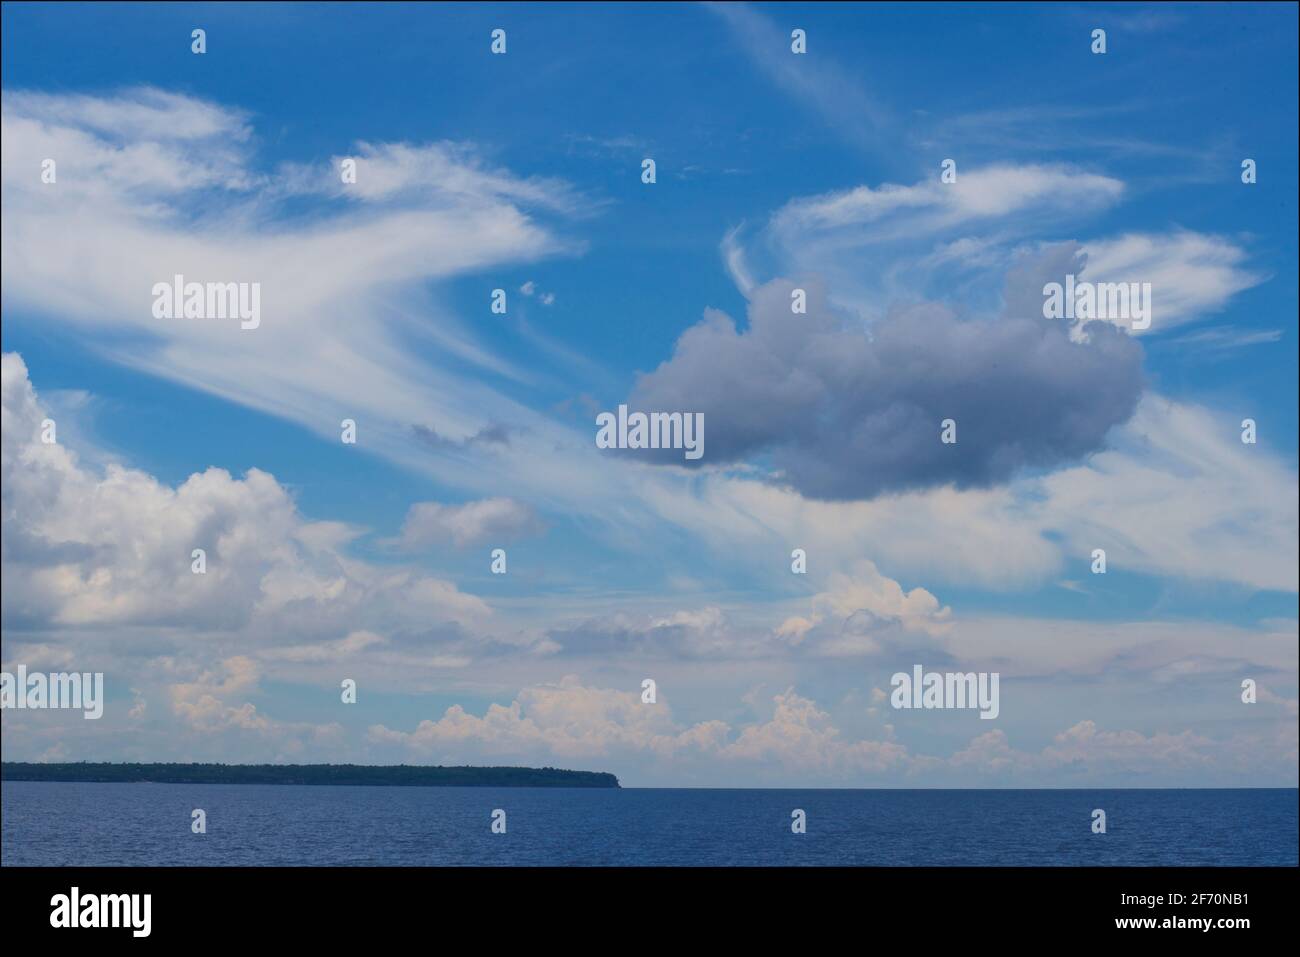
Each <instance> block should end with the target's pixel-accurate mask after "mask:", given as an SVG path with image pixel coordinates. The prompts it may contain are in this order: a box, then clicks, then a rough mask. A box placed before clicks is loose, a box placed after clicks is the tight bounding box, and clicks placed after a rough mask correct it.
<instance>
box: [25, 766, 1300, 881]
mask: <svg viewBox="0 0 1300 957" xmlns="http://www.w3.org/2000/svg"><path fill="white" fill-rule="evenodd" d="M0 798H2V805H3V807H2V810H3V841H2V844H0V860H2V862H3V864H4V865H7V866H8V865H23V864H29V865H30V864H45V865H69V864H78V865H120V864H125V865H133V864H134V865H145V864H147V865H195V864H209V865H211V864H216V865H250V864H263V865H294V864H310V865H347V864H380V865H384V864H387V865H458V864H459V865H473V864H492V865H513V864H518V865H539V864H544V865H572V864H585V865H608V864H614V865H648V864H663V865H741V866H744V865H827V864H834V865H954V864H965V865H1076V864H1077V865H1261V864H1284V865H1293V866H1294V865H1295V864H1296V863H1297V841H1298V839H1297V812H1296V808H1297V791H1296V790H1294V789H1289V790H1205V791H1185V790H1178V791H1157V790H1140V791H1129V790H1124V791H1110V790H1086V791H1084V790H1072V791H849V790H812V791H802V790H792V791H784V790H685V789H682V790H675V789H636V788H632V789H624V790H582V789H545V788H400V787H303V786H285V785H242V784H214V785H182V784H61V783H44V782H6V783H5V784H4V785H3V786H2V787H0ZM194 808H203V809H204V810H205V811H207V824H208V831H207V834H204V835H196V834H192V833H191V832H190V812H191V811H192V810H193V809H194ZM496 808H501V809H503V810H505V812H506V825H507V827H506V833H505V834H493V833H492V832H491V829H490V824H491V815H492V811H493V810H494V809H496ZM794 808H802V809H803V810H804V811H805V812H807V821H808V830H807V833H806V834H793V833H791V829H790V820H791V818H790V812H791V811H792V810H793V809H794ZM1093 808H1102V809H1104V810H1105V811H1106V816H1107V831H1108V833H1106V834H1104V835H1099V834H1093V833H1092V831H1091V821H1092V817H1091V815H1092V810H1093Z"/></svg>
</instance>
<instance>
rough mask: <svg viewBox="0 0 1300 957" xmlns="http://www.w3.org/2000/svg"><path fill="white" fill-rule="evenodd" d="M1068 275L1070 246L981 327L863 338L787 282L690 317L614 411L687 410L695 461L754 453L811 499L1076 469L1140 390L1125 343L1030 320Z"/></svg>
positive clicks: (934, 322) (1048, 257)
mask: <svg viewBox="0 0 1300 957" xmlns="http://www.w3.org/2000/svg"><path fill="white" fill-rule="evenodd" d="M1084 267H1085V263H1084V262H1083V257H1082V256H1081V255H1080V254H1079V252H1078V250H1077V247H1075V246H1074V244H1062V245H1059V246H1054V247H1049V248H1047V249H1046V250H1045V251H1043V252H1042V253H1040V254H1037V255H1035V256H1034V257H1032V258H1030V259H1026V260H1023V261H1022V262H1020V263H1019V264H1018V265H1017V266H1016V267H1015V268H1014V269H1013V270H1012V271H1011V273H1010V274H1009V275H1008V277H1007V282H1006V294H1005V297H1004V299H1005V304H1006V305H1005V309H1004V312H1003V314H1002V315H1001V316H1000V317H998V318H996V319H992V320H969V319H962V318H959V317H957V316H956V315H954V314H953V312H952V311H951V310H950V309H948V308H947V307H945V306H940V305H936V304H922V305H914V306H907V307H900V308H896V309H894V310H893V311H891V312H890V313H889V314H888V315H887V316H886V317H885V318H884V319H882V320H880V321H878V322H875V323H873V324H871V325H870V326H869V327H863V326H862V325H861V324H854V323H852V322H848V321H846V320H845V318H844V317H843V316H840V315H838V314H837V313H836V312H835V311H834V310H833V309H831V308H830V307H829V306H828V305H827V303H826V300H825V296H824V294H823V291H822V290H821V289H820V288H818V287H817V286H816V285H815V284H812V283H804V284H803V288H806V290H807V295H808V306H807V314H805V315H796V314H794V313H793V312H792V310H791V290H792V289H794V288H795V285H796V284H795V283H792V282H790V281H787V280H776V281H773V282H771V283H768V284H767V285H765V286H763V287H762V288H761V289H759V290H757V291H755V292H754V293H753V296H752V299H751V302H750V307H749V327H748V328H747V329H744V330H737V328H736V325H735V323H734V322H733V321H732V320H731V318H730V317H728V316H726V315H725V314H723V313H721V312H717V311H715V310H710V311H708V312H706V314H705V317H704V319H703V321H702V322H700V323H698V324H697V325H695V326H693V327H692V328H690V329H688V330H687V331H686V332H684V333H683V334H682V336H681V338H680V339H679V340H678V342H677V346H676V349H675V351H674V354H673V356H672V358H671V359H669V360H668V361H667V362H665V363H663V364H662V365H660V366H659V368H658V369H656V370H654V371H653V372H651V373H649V374H646V375H643V376H641V377H640V379H639V380H638V382H637V385H636V387H635V389H634V390H633V395H632V396H631V398H630V399H629V406H630V407H631V408H632V409H634V410H642V411H678V410H682V411H692V412H703V413H704V415H705V423H706V436H707V444H706V454H705V456H704V458H703V459H702V460H701V461H700V463H698V464H719V463H732V462H737V461H740V460H742V459H750V458H754V457H759V456H770V460H771V462H772V464H773V466H774V467H775V468H776V469H777V470H778V471H779V472H780V473H781V475H782V477H783V479H784V481H786V482H788V483H789V484H790V485H791V486H792V487H793V488H794V489H796V490H797V491H799V492H800V493H801V494H803V495H805V496H807V497H810V498H817V499H826V500H852V499H865V498H871V497H874V496H877V495H880V494H884V493H888V492H895V491H904V490H908V489H915V488H925V487H932V486H939V485H945V484H949V483H951V484H953V485H955V486H957V487H959V488H964V487H972V486H986V485H991V484H995V483H998V482H1002V481H1005V480H1007V479H1009V478H1010V477H1011V476H1012V475H1013V474H1015V473H1016V472H1017V471H1019V470H1021V469H1025V468H1048V467H1052V466H1056V465H1061V464H1065V463H1069V462H1073V461H1077V460H1078V459H1080V458H1082V457H1084V456H1086V455H1088V454H1089V453H1091V452H1094V451H1096V450H1098V449H1100V448H1101V447H1102V445H1103V442H1104V439H1105V436H1106V433H1107V431H1108V430H1109V429H1110V428H1111V427H1112V426H1114V425H1117V424H1120V423H1122V422H1124V421H1125V420H1127V419H1128V418H1129V417H1130V416H1131V415H1132V413H1133V411H1134V409H1135V408H1136V405H1137V401H1138V398H1139V396H1140V394H1141V391H1142V371H1141V366H1142V349H1141V347H1140V346H1139V345H1138V344H1137V342H1136V341H1135V340H1134V339H1132V338H1131V337H1130V336H1129V335H1128V333H1126V332H1125V331H1123V330H1121V329H1118V328H1116V327H1115V326H1113V325H1111V324H1109V323H1105V322H1092V323H1089V324H1088V325H1087V326H1086V327H1085V328H1084V330H1083V335H1078V334H1077V333H1078V330H1076V335H1074V336H1071V325H1070V323H1069V322H1068V321H1064V320H1060V321H1058V320H1050V319H1045V318H1044V317H1043V315H1042V302H1043V298H1042V286H1043V283H1044V282H1046V281H1051V280H1053V279H1055V280H1058V281H1059V278H1060V276H1061V275H1062V274H1063V273H1064V272H1065V271H1074V272H1076V273H1079V274H1082V273H1083V270H1084ZM944 419H954V420H955V421H956V422H957V439H958V441H957V443H956V444H955V445H945V444H943V443H941V442H940V431H941V425H940V424H941V422H942V421H943V420H944ZM657 461H674V462H676V463H678V464H682V460H681V458H680V455H678V456H675V457H668V456H665V457H662V458H660V459H657ZM687 464H691V463H687Z"/></svg>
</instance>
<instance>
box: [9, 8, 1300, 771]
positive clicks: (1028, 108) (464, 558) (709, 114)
mask: <svg viewBox="0 0 1300 957" xmlns="http://www.w3.org/2000/svg"><path fill="white" fill-rule="evenodd" d="M3 11H4V13H3V16H4V36H3V67H2V71H3V72H2V74H0V81H2V85H3V90H4V123H5V141H4V144H5V145H4V211H5V217H4V219H5V225H4V232H3V257H4V270H5V291H4V300H3V310H4V325H3V349H4V353H5V355H6V365H5V403H6V404H5V416H6V434H5V440H4V441H5V476H4V477H5V483H6V490H5V505H4V522H5V524H4V536H5V537H4V541H5V557H4V563H5V582H6V584H5V587H4V647H3V661H4V665H5V668H6V669H9V668H10V667H11V666H12V665H16V664H18V663H24V664H26V665H27V666H28V667H29V668H33V669H35V668H48V669H50V670H58V669H59V668H62V667H67V668H73V667H75V668H77V669H78V670H103V671H104V672H105V673H106V678H107V682H108V688H109V696H110V702H112V703H113V704H114V706H113V707H111V708H110V709H109V711H108V713H107V714H106V716H105V718H104V719H102V721H101V722H100V723H94V726H93V727H87V725H91V724H92V723H90V722H82V721H81V720H80V718H79V716H77V720H76V721H73V720H72V719H71V718H70V717H68V716H66V715H62V714H56V713H53V712H51V713H44V714H38V713H31V712H29V713H27V714H24V715H19V716H17V717H16V716H15V714H14V713H11V712H6V714H5V716H4V731H5V749H6V754H7V755H8V754H10V753H11V752H12V754H13V758H14V759H21V758H45V759H59V758H71V759H81V758H95V757H102V758H113V759H128V758H131V759H137V760H152V759H163V758H177V759H182V758H192V759H196V760H198V759H214V760H226V761H241V760H259V761H260V760H299V761H301V760H321V761H330V760H333V761H341V760H355V761H374V762H383V761H398V760H405V761H431V762H442V763H446V762H449V761H455V762H471V763H473V762H479V763H481V762H484V761H491V762H492V763H532V764H557V765H562V766H574V767H591V768H607V769H609V770H614V771H615V772H616V773H619V774H620V776H621V777H622V778H623V780H624V782H625V783H631V784H643V785H654V784H701V785H717V786H722V785H748V784H779V785H788V786H795V785H801V784H808V785H822V784H824V785H840V786H874V785H879V786H918V785H919V786H924V785H929V784H933V785H954V784H959V785H975V786H981V785H987V786H1017V785H1048V786H1067V785H1098V786H1101V785H1134V786H1140V785H1146V784H1192V785H1223V784H1229V785H1237V784H1240V785H1248V784H1258V785H1275V784H1291V785H1294V783H1295V779H1296V770H1295V765H1296V761H1295V758H1296V700H1297V690H1296V684H1297V680H1296V615H1297V606H1296V591H1297V584H1296V579H1297V570H1296V562H1297V559H1296V544H1297V542H1296V538H1297V532H1296V529H1297V501H1296V499H1297V484H1296V470H1297V440H1296V437H1297V419H1296V414H1297V413H1296V408H1297V395H1296V382H1297V368H1296V356H1297V348H1296V315H1297V278H1296V277H1297V268H1296V263H1297V251H1296V235H1297V230H1296V201H1297V196H1296V183H1297V180H1298V177H1297V169H1296V156H1297V149H1296V145H1297V144H1296V113H1297V104H1296V82H1295V80H1296V72H1297V64H1296V51H1295V43H1294V36H1295V35H1296V26H1297V24H1296V8H1295V7H1294V6H1287V5H1259V6H1254V5H1241V4H1239V5H1232V6H1230V7H1222V8H1206V7H1199V6H1198V7H1190V6H1189V7H1183V6H1179V5H1169V4H1162V5H1159V6H1152V7H1141V6H1128V5H1125V6H1109V5H1064V4H1062V5H1045V6H997V7H983V6H975V5H944V6H943V7H942V8H939V9H937V10H936V9H929V8H921V7H909V6H905V5H869V6H861V7H858V6H852V5H842V4H834V5H825V6H820V5H806V4H799V5H781V4H773V5H752V6H747V5H740V4H728V5H719V6H710V5H681V6H678V5H667V4H665V5H655V6H654V7H653V8H651V7H639V6H630V5H617V6H604V5H596V4H582V5H574V6H566V5H540V4H527V5H517V6H514V5H502V6H494V5H482V6H473V7H443V6H436V7H434V6H423V5H420V6H415V5H381V4H367V5H364V6H361V5H357V6H352V5H329V6H313V5H307V4H293V5H271V6H264V5H240V4H231V5H224V4H212V5H202V4H199V5H184V4H178V5H168V6H159V7H154V6H133V5H114V4H93V5H75V4H69V5H60V6H36V5H14V4H6V5H5V6H4V8H3ZM195 28H202V29H204V30H205V31H206V34H207V37H206V39H207V51H206V52H205V53H204V54H202V55H196V54H194V53H192V52H191V47H190V42H191V41H190V31H191V30H193V29H195ZM495 28H503V29H505V30H506V32H507V52H506V54H505V55H493V54H492V53H491V52H490V49H489V45H490V34H491V31H492V30H493V29H495ZM795 28H799V29H803V30H805V31H806V34H807V53H806V54H801V55H797V54H794V53H792V52H791V50H790V32H791V30H793V29H795ZM1095 28H1103V29H1105V30H1106V34H1107V51H1106V53H1105V54H1104V55H1099V54H1094V53H1093V52H1091V49H1090V46H1091V42H1092V41H1091V39H1090V35H1091V32H1092V31H1093V30H1094V29H1095ZM345 157H356V158H358V164H359V165H358V170H359V172H358V181H357V183H356V184H353V185H344V184H342V183H341V182H340V177H339V173H338V170H339V161H340V160H341V159H342V158H345ZM46 158H54V159H56V161H57V162H58V179H57V182H56V183H55V184H45V183H42V182H41V179H40V164H41V161H42V160H43V159H46ZM645 158H653V159H654V161H655V163H656V172H657V181H656V182H655V183H653V184H645V183H643V182H642V181H641V168H642V161H643V159H645ZM1245 158H1252V159H1254V160H1255V161H1256V163H1257V168H1258V182H1257V183H1254V184H1251V185H1245V184H1243V183H1242V181H1241V163H1242V160H1243V159H1245ZM946 159H953V160H955V163H956V170H957V182H956V183H955V184H951V185H948V184H943V183H941V181H940V172H941V164H943V162H944V160H946ZM1071 264H1072V265H1071ZM1066 266H1069V268H1071V269H1073V271H1075V272H1077V273H1079V274H1080V276H1081V277H1082V278H1083V279H1088V278H1089V277H1090V276H1091V277H1093V278H1094V279H1096V280H1098V281H1125V282H1150V283H1151V284H1152V290H1153V292H1152V302H1153V304H1154V305H1153V322H1152V327H1151V329H1150V330H1148V331H1145V332H1141V333H1137V332H1133V331H1132V330H1128V329H1126V328H1125V329H1121V328H1120V326H1119V325H1117V324H1112V323H1108V322H1101V323H1092V324H1090V326H1089V327H1088V329H1084V328H1082V326H1080V327H1078V328H1075V329H1073V330H1067V329H1066V328H1065V327H1064V326H1060V327H1056V326H1052V327H1050V328H1049V327H1048V326H1047V325H1046V324H1047V323H1048V322H1049V320H1047V319H1045V318H1043V317H1042V315H1041V313H1037V312H1036V310H1037V308H1038V302H1037V300H1035V298H1034V297H1035V296H1036V295H1037V289H1038V288H1039V287H1040V286H1041V285H1042V283H1043V282H1045V281H1048V280H1050V279H1052V278H1053V277H1054V276H1055V277H1057V278H1059V275H1058V274H1059V273H1060V272H1061V270H1062V269H1064V268H1065V267H1066ZM176 272H185V273H186V274H187V276H190V277H198V276H199V274H200V273H203V274H205V275H209V276H210V278H212V279H213V280H220V281H249V282H259V283H261V284H262V286H263V288H264V290H265V293H264V296H265V298H264V303H265V306H264V313H263V320H262V322H263V324H262V326H261V327H259V328H258V329H257V330H246V331H244V330H239V329H238V327H237V326H230V325H225V326H222V325H221V324H220V321H213V322H212V323H209V322H208V321H206V320H205V321H202V322H191V323H188V324H187V323H185V322H182V321H179V320H158V319H155V318H153V317H152V316H151V314H150V312H149V296H148V295H147V293H148V290H149V288H150V287H151V286H152V284H153V283H154V282H155V281H157V280H159V279H169V278H170V277H171V276H172V275H173V274H174V273H176ZM795 287H798V288H805V287H806V288H807V289H808V290H809V291H810V300H811V306H810V309H809V315H808V316H807V319H806V321H803V320H801V319H799V318H798V317H792V316H790V315H789V314H788V311H787V310H785V309H784V308H783V307H782V303H785V302H788V301H789V299H788V297H789V291H790V290H791V289H792V288H795ZM496 288H501V289H504V290H506V292H507V296H508V308H507V312H506V314H505V315H496V314H493V313H492V312H491V311H490V308H489V302H490V296H491V292H492V290H493V289H496ZM1015 290H1020V291H1021V293H1022V294H1021V295H1019V296H1017V295H1014V294H1013V293H1014V292H1015ZM1024 290H1028V293H1025V292H1024ZM1040 298H1041V297H1040ZM1102 327H1104V328H1102ZM623 402H631V403H632V404H633V405H634V407H637V403H641V404H640V406H639V407H642V408H647V409H649V408H661V407H662V408H664V409H665V410H666V411H667V410H673V409H700V410H702V411H703V413H704V416H705V421H706V422H707V424H708V428H707V430H706V447H707V448H708V449H710V450H716V451H711V453H710V452H706V455H705V457H704V459H703V460H702V463H701V464H700V465H699V467H692V468H685V467H682V466H681V464H680V463H678V464H665V463H663V462H662V461H648V460H645V459H644V458H638V457H637V456H635V455H609V454H604V453H602V452H601V451H600V450H597V449H596V448H595V444H594V434H595V425H594V417H595V414H596V412H598V411H601V410H612V409H614V408H616V407H617V405H618V404H619V403H623ZM647 403H648V404H647ZM656 403H658V404H656ZM948 414H952V415H953V416H955V418H956V420H957V421H958V423H959V429H962V428H963V425H965V428H966V429H970V430H971V431H969V432H966V431H964V430H963V431H961V432H959V435H961V436H965V435H968V434H969V435H971V438H970V439H967V440H966V441H965V442H963V441H962V439H961V438H959V441H958V444H957V446H956V447H955V450H956V451H955V454H954V456H953V457H951V458H950V459H948V460H944V459H939V458H936V457H935V448H936V446H935V444H933V443H936V442H937V436H938V431H939V420H940V419H942V418H944V417H945V416H946V415H948ZM47 415H48V416H51V417H53V418H54V419H55V420H56V422H57V423H58V430H59V443H58V446H57V447H56V448H55V449H50V448H49V447H41V446H40V445H39V443H38V441H37V439H36V438H35V436H34V434H29V431H30V430H28V425H29V423H35V424H39V423H40V422H41V420H42V419H43V418H45V417H46V416H47ZM345 417H351V418H354V419H355V420H356V421H357V423H358V434H359V439H358V442H357V444H356V445H346V444H343V443H342V442H340V440H339V427H338V423H339V422H340V420H341V419H342V418H345ZM1246 417H1250V418H1254V419H1255V420H1256V421H1257V423H1258V429H1259V441H1258V443H1257V444H1255V445H1245V444H1243V443H1242V442H1241V441H1240V438H1239V436H1240V422H1241V420H1242V419H1243V418H1246ZM917 423H920V425H918V424H917ZM24 430H28V431H24ZM421 506H427V507H421ZM200 540H201V542H200ZM200 543H202V544H204V545H206V547H208V549H209V555H210V556H211V557H212V559H213V564H214V566H215V567H214V569H213V573H210V574H209V575H208V576H205V578H204V579H203V580H202V581H196V580H195V576H192V575H191V572H190V567H189V554H190V549H191V547H200ZM494 547H505V548H506V549H507V551H508V555H509V571H508V573H507V574H505V575H494V574H492V573H491V572H490V570H489V558H488V555H489V552H490V550H491V549H492V548H494ZM796 547H800V548H804V549H805V550H806V551H807V553H808V556H809V567H808V573H807V574H806V575H794V574H792V573H791V570H790V552H791V550H792V549H793V548H796ZM1094 548H1105V549H1106V550H1107V554H1108V561H1109V567H1108V571H1107V573H1106V574H1105V575H1104V576H1102V575H1094V574H1092V572H1091V569H1090V565H1091V561H1092V559H1091V552H1092V549H1094ZM914 663H921V664H924V665H926V666H927V667H934V668H941V669H942V668H949V667H950V666H951V667H952V668H959V669H960V670H963V671H967V670H976V671H998V672H999V673H1000V674H1001V675H1002V709H1001V714H1000V716H999V718H998V719H997V720H996V721H983V720H980V719H979V718H978V715H976V714H974V713H971V712H955V713H945V712H942V711H939V712H928V711H927V712H916V713H911V712H906V711H897V710H894V709H892V708H891V707H890V705H889V702H888V701H883V702H882V701H881V700H880V697H881V694H882V689H883V690H884V691H887V690H888V689H889V679H890V676H891V675H892V674H893V673H894V672H895V671H898V670H903V671H910V669H911V666H912V665H913V664H914ZM344 677H353V678H355V679H356V680H357V681H358V684H359V696H358V703H357V704H355V705H343V704H342V703H341V702H340V701H339V694H338V690H337V689H338V685H339V681H340V680H341V679H342V678H344ZM645 677H653V678H654V679H655V680H656V682H657V684H658V689H659V699H658V701H657V702H656V703H655V704H654V705H643V704H642V703H641V699H640V687H641V681H642V679H643V678H645ZM1244 678H1251V679H1254V680H1256V681H1257V682H1258V684H1259V687H1260V688H1261V689H1263V691H1262V692H1261V695H1260V700H1259V701H1258V702H1257V703H1256V704H1254V705H1245V704H1243V703H1242V702H1241V701H1240V684H1241V681H1242V679H1244ZM449 709H450V710H449ZM65 719H66V720H65Z"/></svg>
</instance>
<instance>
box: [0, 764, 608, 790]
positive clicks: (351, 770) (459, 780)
mask: <svg viewBox="0 0 1300 957" xmlns="http://www.w3.org/2000/svg"><path fill="white" fill-rule="evenodd" d="M0 780H3V781H64V782H84V783H116V784H130V783H142V782H152V783H154V784H308V785H319V784H336V785H337V784H344V785H372V786H375V785H377V786H386V787H520V788H522V787H531V788H616V787H618V786H619V784H618V778H616V777H615V776H614V775H612V774H610V773H608V772H605V771H566V770H562V769H560V768H507V767H490V768H479V767H468V766H465V767H442V766H424V765H413V764H396V765H366V764H113V763H107V762H106V763H89V762H85V761H81V762H75V763H73V762H64V763H51V764H34V763H29V762H21V761H5V762H4V763H3V764H0Z"/></svg>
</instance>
